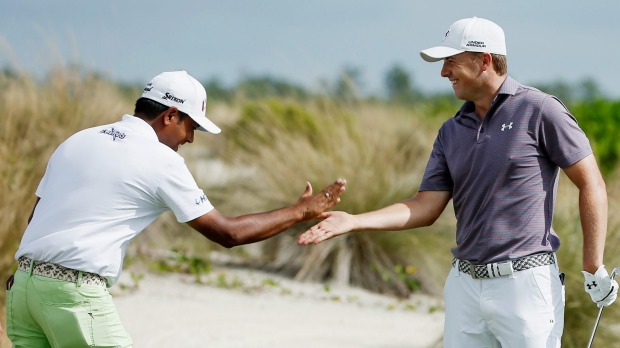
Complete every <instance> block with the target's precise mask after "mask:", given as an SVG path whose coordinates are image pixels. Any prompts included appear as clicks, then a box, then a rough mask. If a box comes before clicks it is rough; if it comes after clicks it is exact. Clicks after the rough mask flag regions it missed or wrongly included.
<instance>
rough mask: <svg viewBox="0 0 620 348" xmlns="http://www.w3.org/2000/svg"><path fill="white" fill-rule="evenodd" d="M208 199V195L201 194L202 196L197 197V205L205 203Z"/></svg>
mask: <svg viewBox="0 0 620 348" xmlns="http://www.w3.org/2000/svg"><path fill="white" fill-rule="evenodd" d="M206 201H207V196H206V195H202V196H200V197H198V198H196V199H195V200H194V202H195V203H196V205H201V204H202V203H204V202H206Z"/></svg>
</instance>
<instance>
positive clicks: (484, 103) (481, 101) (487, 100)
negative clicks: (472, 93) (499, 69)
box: [472, 75, 508, 121]
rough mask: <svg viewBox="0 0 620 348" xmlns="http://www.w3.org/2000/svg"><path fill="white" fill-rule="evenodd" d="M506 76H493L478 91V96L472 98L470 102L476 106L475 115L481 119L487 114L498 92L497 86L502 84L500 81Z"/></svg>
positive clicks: (502, 81)
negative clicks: (479, 91)
mask: <svg viewBox="0 0 620 348" xmlns="http://www.w3.org/2000/svg"><path fill="white" fill-rule="evenodd" d="M506 77H508V76H507V75H503V76H495V77H494V78H492V79H490V80H489V83H487V84H486V85H485V86H484V90H483V92H482V93H480V97H479V98H477V99H476V100H472V102H473V103H474V105H475V106H476V109H475V112H476V115H478V117H479V118H480V120H481V121H482V119H483V118H484V116H485V115H486V114H487V112H489V109H490V108H491V104H492V103H493V100H494V99H495V97H496V96H497V93H498V92H499V88H500V87H501V86H502V83H504V81H505V80H506Z"/></svg>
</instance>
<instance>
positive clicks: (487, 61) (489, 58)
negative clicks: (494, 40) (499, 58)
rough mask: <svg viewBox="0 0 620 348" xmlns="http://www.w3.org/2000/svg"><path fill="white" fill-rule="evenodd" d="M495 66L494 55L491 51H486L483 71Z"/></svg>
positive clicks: (483, 55)
mask: <svg viewBox="0 0 620 348" xmlns="http://www.w3.org/2000/svg"><path fill="white" fill-rule="evenodd" d="M492 66H493V56H491V53H487V52H484V53H483V54H482V71H487V70H488V69H489V68H492Z"/></svg>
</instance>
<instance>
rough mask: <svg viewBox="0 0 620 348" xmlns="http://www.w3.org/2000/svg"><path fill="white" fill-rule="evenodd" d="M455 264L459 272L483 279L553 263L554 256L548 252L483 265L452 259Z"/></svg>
mask: <svg viewBox="0 0 620 348" xmlns="http://www.w3.org/2000/svg"><path fill="white" fill-rule="evenodd" d="M457 264H458V269H459V271H460V272H463V273H467V274H469V275H470V276H471V277H472V278H474V279H485V278H495V277H501V276H506V275H512V274H513V272H518V271H524V270H526V269H530V268H533V267H539V266H546V265H553V264H555V256H554V255H553V253H552V252H549V253H543V254H534V255H529V256H524V257H520V258H518V259H514V260H508V261H501V262H494V263H487V264H484V265H475V264H473V263H471V262H469V261H465V260H459V259H453V260H452V267H456V265H457Z"/></svg>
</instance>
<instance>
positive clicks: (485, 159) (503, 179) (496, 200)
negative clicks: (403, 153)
mask: <svg viewBox="0 0 620 348" xmlns="http://www.w3.org/2000/svg"><path fill="white" fill-rule="evenodd" d="M591 153H592V149H591V147H590V143H589V141H588V138H587V137H586V135H585V134H584V132H583V131H582V130H581V129H580V128H579V126H578V125H577V120H575V118H574V117H573V116H572V115H571V114H570V113H569V111H568V110H567V109H566V107H565V106H564V105H563V104H562V103H561V102H560V101H559V100H558V99H557V98H555V97H554V96H551V95H548V94H546V93H543V92H541V91H539V90H537V89H535V88H532V87H528V86H524V85H521V84H519V83H518V82H517V81H515V80H514V79H512V78H511V77H507V78H506V80H505V81H504V83H503V84H502V86H501V88H500V90H499V93H498V95H497V97H496V98H495V101H494V102H493V104H492V106H491V109H490V110H489V112H488V113H487V114H486V116H485V117H484V119H483V120H482V122H481V121H480V119H479V118H478V116H477V115H476V114H475V113H474V105H473V103H471V102H465V103H464V104H463V106H462V107H461V109H460V110H459V111H458V112H457V114H456V115H455V116H454V117H453V118H451V119H449V120H447V121H446V122H445V123H444V124H443V125H442V127H441V128H440V130H439V133H438V135H437V138H436V139H435V143H434V145H433V151H432V153H431V156H430V159H429V161H428V164H427V167H426V171H425V173H424V178H423V180H422V184H421V185H420V191H450V192H452V197H453V204H454V211H455V214H456V218H457V228H456V247H454V248H453V249H452V253H453V254H454V257H456V258H459V259H463V260H469V261H471V262H475V263H488V262H495V261H502V260H506V259H512V258H516V257H521V256H526V255H530V254H533V253H538V252H544V251H556V250H557V249H558V248H559V246H560V241H559V238H558V236H557V234H556V233H555V232H554V230H553V228H552V226H551V222H552V217H553V209H554V206H555V199H556V193H557V185H558V177H559V168H566V167H568V166H570V165H572V164H574V163H576V162H578V161H580V160H581V159H583V158H585V157H586V156H588V155H590V154H591Z"/></svg>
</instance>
